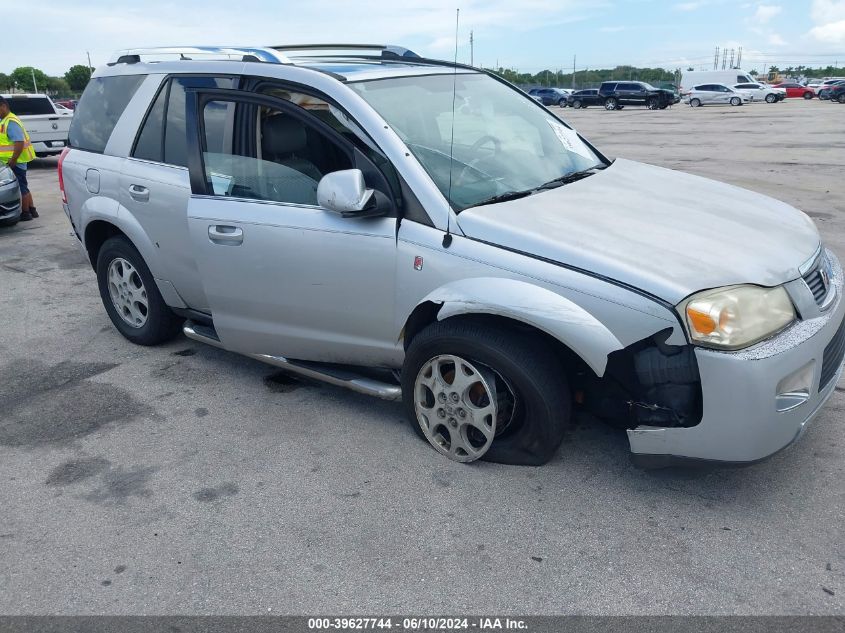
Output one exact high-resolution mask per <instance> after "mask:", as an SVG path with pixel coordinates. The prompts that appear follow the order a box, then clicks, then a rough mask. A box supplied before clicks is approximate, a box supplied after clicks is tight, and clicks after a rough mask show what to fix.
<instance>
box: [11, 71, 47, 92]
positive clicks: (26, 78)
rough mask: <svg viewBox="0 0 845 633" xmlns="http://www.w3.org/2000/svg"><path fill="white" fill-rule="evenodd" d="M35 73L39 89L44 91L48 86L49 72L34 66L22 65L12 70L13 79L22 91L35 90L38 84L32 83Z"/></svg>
mask: <svg viewBox="0 0 845 633" xmlns="http://www.w3.org/2000/svg"><path fill="white" fill-rule="evenodd" d="M33 75H35V81H36V82H37V84H38V86H37V88H38V90H40V91H42V92H43V91H44V90H45V89H46V88H47V74H46V73H45V72H44V71H43V70H39V69H38V68H33V67H32V66H20V67H19V68H15V69H14V70H13V71H12V81H13V82H14V83H15V85H16V86H17V89H18V90H19V91H21V92H35V88H36V86H33V84H32V76H33Z"/></svg>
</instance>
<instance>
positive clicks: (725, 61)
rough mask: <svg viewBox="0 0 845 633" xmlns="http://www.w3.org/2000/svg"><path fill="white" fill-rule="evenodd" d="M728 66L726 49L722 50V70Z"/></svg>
mask: <svg viewBox="0 0 845 633" xmlns="http://www.w3.org/2000/svg"><path fill="white" fill-rule="evenodd" d="M727 64H728V49H727V48H725V49H723V50H722V70H725V66H727Z"/></svg>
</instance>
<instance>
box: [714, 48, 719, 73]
mask: <svg viewBox="0 0 845 633" xmlns="http://www.w3.org/2000/svg"><path fill="white" fill-rule="evenodd" d="M713 70H719V47H718V46H717V47H716V56H715V57H714V58H713Z"/></svg>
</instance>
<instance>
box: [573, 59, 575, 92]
mask: <svg viewBox="0 0 845 633" xmlns="http://www.w3.org/2000/svg"><path fill="white" fill-rule="evenodd" d="M572 89H573V90H575V55H573V56H572Z"/></svg>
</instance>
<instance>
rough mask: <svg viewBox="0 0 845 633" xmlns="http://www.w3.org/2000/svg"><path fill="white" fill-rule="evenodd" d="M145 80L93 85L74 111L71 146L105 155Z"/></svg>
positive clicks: (118, 78)
mask: <svg viewBox="0 0 845 633" xmlns="http://www.w3.org/2000/svg"><path fill="white" fill-rule="evenodd" d="M145 78H146V75H118V76H115V77H96V78H94V79H92V80H91V81H89V82H88V85H87V86H86V87H85V92H83V93H82V98H81V99H80V100H79V105H78V106H77V107H76V110H75V111H74V115H73V120H72V121H71V124H70V132H69V133H68V144H69V145H70V146H71V147H75V148H77V149H84V150H88V151H91V152H103V151H104V150H105V149H106V144H107V143H108V142H109V137H110V136H111V133H112V131H113V130H114V127H115V126H116V125H117V121H118V120H119V119H120V115H122V114H123V111H124V110H125V109H126V106H127V105H128V104H129V101H130V100H131V99H132V97H133V96H134V94H135V91H136V90H138V86H140V85H141V82H142V81H143V80H144V79H145Z"/></svg>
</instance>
